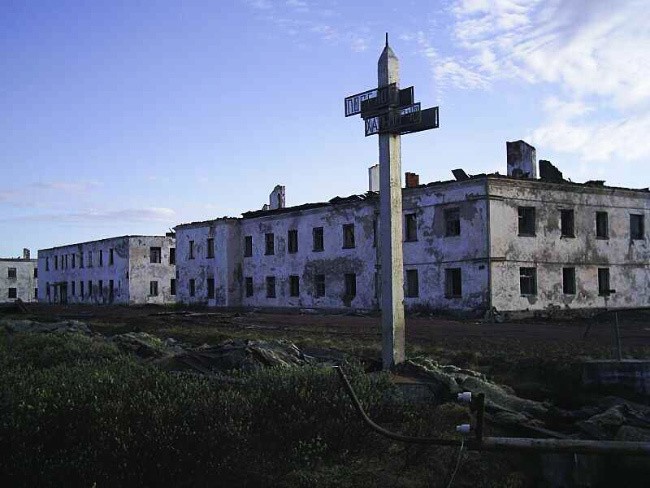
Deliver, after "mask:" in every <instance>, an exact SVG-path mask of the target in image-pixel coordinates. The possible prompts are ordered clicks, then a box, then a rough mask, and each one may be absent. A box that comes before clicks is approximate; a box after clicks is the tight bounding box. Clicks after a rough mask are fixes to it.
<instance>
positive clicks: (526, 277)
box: [519, 268, 537, 295]
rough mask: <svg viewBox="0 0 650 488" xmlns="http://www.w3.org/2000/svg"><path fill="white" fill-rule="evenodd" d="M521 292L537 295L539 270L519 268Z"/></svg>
mask: <svg viewBox="0 0 650 488" xmlns="http://www.w3.org/2000/svg"><path fill="white" fill-rule="evenodd" d="M519 292H520V293H521V294H522V295H537V268H519Z"/></svg>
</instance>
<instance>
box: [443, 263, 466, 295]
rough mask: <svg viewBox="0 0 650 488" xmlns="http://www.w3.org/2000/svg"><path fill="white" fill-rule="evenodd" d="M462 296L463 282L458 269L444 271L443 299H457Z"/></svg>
mask: <svg viewBox="0 0 650 488" xmlns="http://www.w3.org/2000/svg"><path fill="white" fill-rule="evenodd" d="M461 296H463V282H462V275H461V271H460V268H449V269H446V270H445V297H446V298H459V297H461Z"/></svg>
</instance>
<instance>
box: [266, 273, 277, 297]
mask: <svg viewBox="0 0 650 488" xmlns="http://www.w3.org/2000/svg"><path fill="white" fill-rule="evenodd" d="M266 298H275V276H267V277H266Z"/></svg>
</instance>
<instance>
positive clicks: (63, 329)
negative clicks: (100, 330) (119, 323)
mask: <svg viewBox="0 0 650 488" xmlns="http://www.w3.org/2000/svg"><path fill="white" fill-rule="evenodd" d="M2 325H4V327H5V330H7V331H8V332H10V333H11V332H31V333H56V334H63V333H71V334H85V335H92V331H91V330H90V328H89V327H88V325H86V324H85V323H84V322H80V321H78V320H62V321H59V322H36V321H34V320H4V321H2Z"/></svg>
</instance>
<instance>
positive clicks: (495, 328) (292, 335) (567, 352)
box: [12, 304, 650, 359]
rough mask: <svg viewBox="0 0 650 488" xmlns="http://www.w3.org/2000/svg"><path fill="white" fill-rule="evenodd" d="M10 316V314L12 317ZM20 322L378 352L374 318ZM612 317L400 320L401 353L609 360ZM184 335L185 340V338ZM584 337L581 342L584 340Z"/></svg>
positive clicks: (268, 315) (647, 349) (644, 316)
mask: <svg viewBox="0 0 650 488" xmlns="http://www.w3.org/2000/svg"><path fill="white" fill-rule="evenodd" d="M12 315H13V314H12ZM24 316H25V318H35V319H40V320H53V319H59V318H74V319H78V320H82V321H84V322H87V323H89V324H90V325H91V326H92V327H94V328H95V329H96V330H97V331H99V332H102V333H105V334H111V333H119V332H124V331H127V330H142V331H147V332H150V333H154V334H156V335H169V336H170V337H174V336H175V335H176V336H179V337H178V338H179V339H183V340H189V341H191V342H213V341H215V340H219V339H223V338H229V337H242V338H278V339H287V340H291V341H294V342H296V343H303V344H304V343H308V344H309V345H310V346H318V345H319V344H321V343H322V344H321V345H323V346H326V345H327V346H332V347H342V348H343V349H349V348H357V349H364V348H367V349H370V350H372V349H377V350H378V348H379V344H380V340H381V317H380V316H379V315H360V314H348V315H345V314H319V313H313V312H312V313H287V312H284V313H276V312H250V311H248V312H246V311H233V310H227V311H224V310H222V309H214V308H207V307H205V308H200V307H191V308H188V309H183V308H178V307H159V306H129V307H126V306H83V305H68V306H61V305H42V304H29V305H28V314H26V315H24ZM613 325H614V315H613V314H611V313H610V314H604V315H600V316H596V317H592V318H573V319H543V320H542V319H527V320H518V321H510V322H504V323H486V322H483V321H482V320H480V319H474V320H471V319H453V318H448V317H441V316H407V318H406V343H407V352H410V353H418V352H432V351H433V352H437V353H438V354H443V356H444V352H445V351H446V350H448V351H456V352H458V351H463V352H465V353H470V354H472V353H474V354H483V355H486V356H490V355H492V354H493V353H494V352H496V351H500V352H503V353H506V354H507V355H514V356H519V357H526V356H534V357H540V356H546V357H548V358H549V359H552V358H553V357H558V358H560V357H562V358H564V357H576V356H589V357H600V358H606V357H610V356H612V357H613V354H614V351H615V349H614V345H615V335H614V326H613ZM619 330H620V341H621V346H622V354H623V357H636V358H643V357H648V354H650V310H637V311H628V312H620V313H619ZM190 331H191V333H190ZM585 332H587V333H586V336H585Z"/></svg>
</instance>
